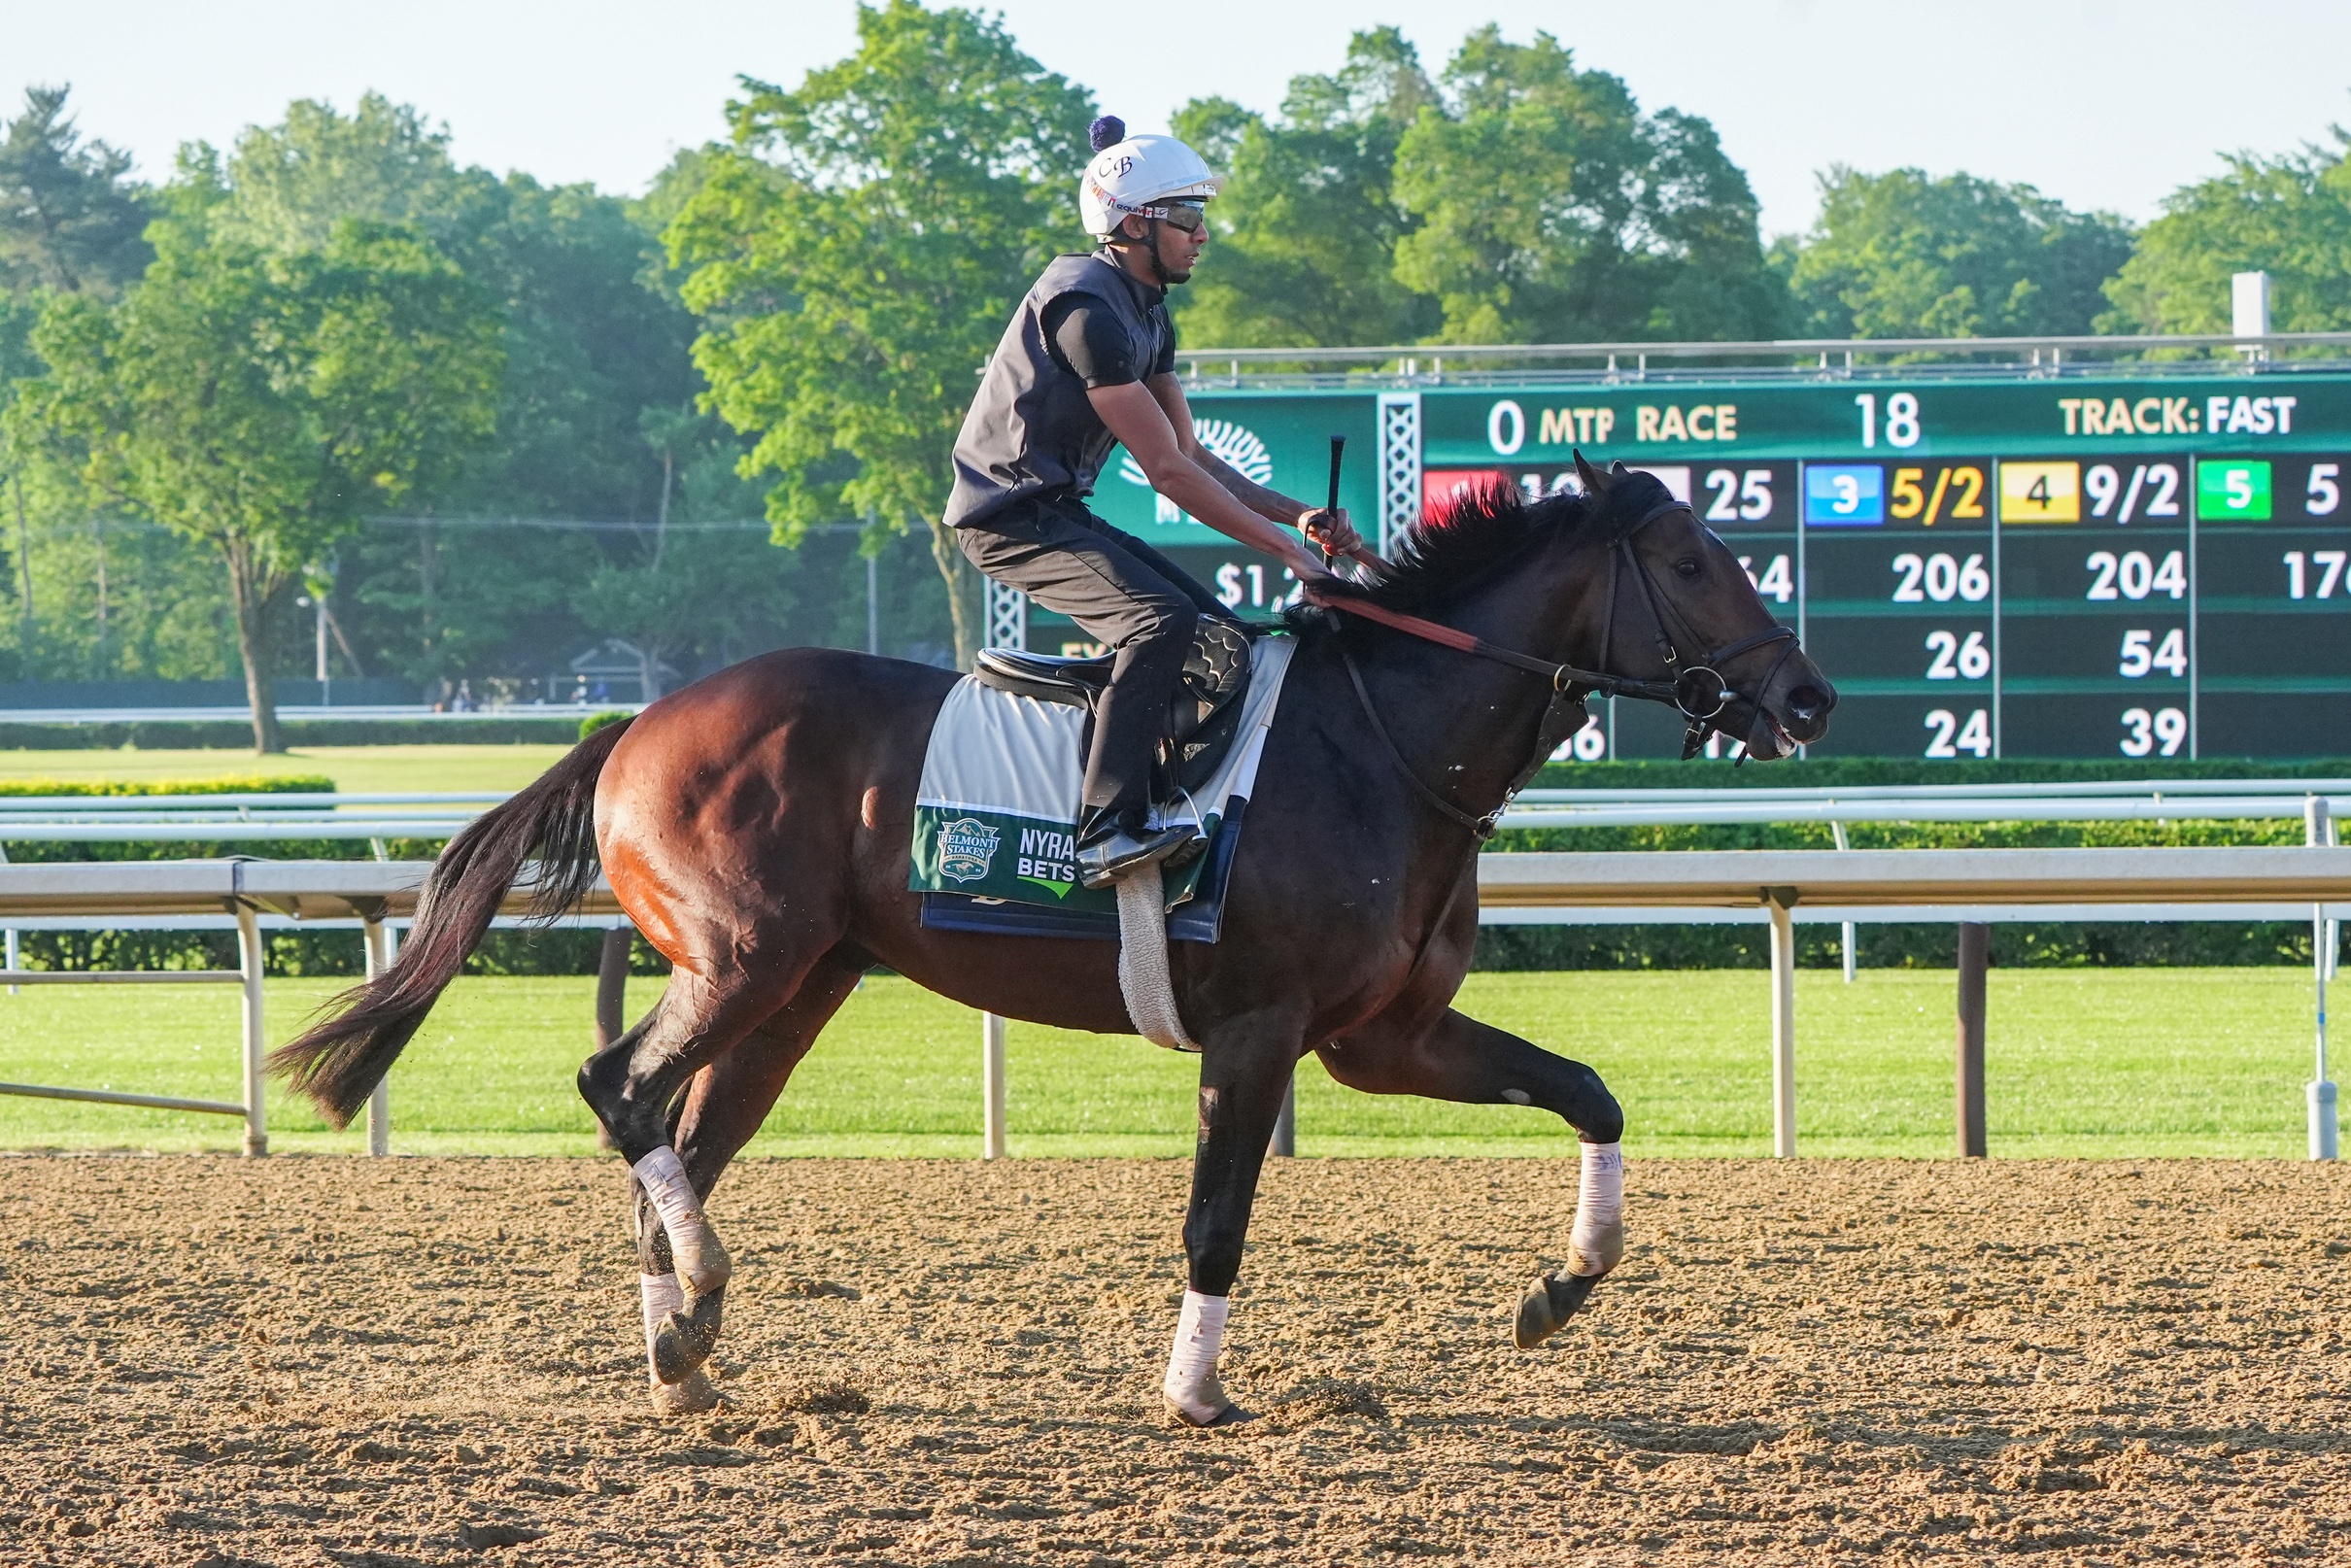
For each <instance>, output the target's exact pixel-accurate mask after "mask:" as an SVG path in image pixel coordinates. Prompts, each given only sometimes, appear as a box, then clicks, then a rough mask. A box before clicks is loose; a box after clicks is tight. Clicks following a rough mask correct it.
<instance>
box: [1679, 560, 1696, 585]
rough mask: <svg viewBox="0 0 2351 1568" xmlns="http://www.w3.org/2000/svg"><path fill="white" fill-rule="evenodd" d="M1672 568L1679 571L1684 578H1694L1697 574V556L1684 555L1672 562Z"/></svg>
mask: <svg viewBox="0 0 2351 1568" xmlns="http://www.w3.org/2000/svg"><path fill="white" fill-rule="evenodd" d="M1674 570H1676V571H1678V572H1680V573H1681V574H1682V575H1683V576H1684V577H1686V578H1689V579H1693V580H1694V579H1695V578H1696V577H1697V575H1698V558H1697V557H1695V556H1684V557H1683V558H1682V559H1681V560H1680V561H1677V562H1674Z"/></svg>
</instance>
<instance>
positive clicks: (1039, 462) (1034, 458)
mask: <svg viewBox="0 0 2351 1568" xmlns="http://www.w3.org/2000/svg"><path fill="white" fill-rule="evenodd" d="M1091 140H1092V142H1093V145H1094V149H1095V156H1094V161H1093V162H1092V163H1091V164H1089V165H1088V166H1087V169H1086V172H1085V175H1084V177H1083V178H1082V179H1081V180H1080V181H1079V183H1078V192H1077V205H1078V211H1079V213H1080V214H1081V215H1082V216H1083V218H1084V220H1085V225H1086V232H1087V233H1089V234H1091V235H1093V236H1094V237H1095V238H1097V239H1098V240H1100V241H1101V242H1102V248H1101V249H1100V250H1097V251H1095V252H1093V253H1092V254H1091V255H1084V256H1056V257H1055V258H1054V260H1053V262H1052V264H1051V265H1050V266H1048V267H1046V268H1045V270H1044V273H1043V275H1042V276H1041V277H1039V279H1038V280H1037V282H1036V284H1035V285H1034V286H1033V287H1032V288H1031V289H1030V290H1029V292H1028V294H1027V296H1026V297H1025V298H1023V299H1022V300H1021V302H1020V309H1019V310H1018V311H1017V312H1015V313H1014V315H1013V317H1012V322H1011V324H1010V325H1008V326H1006V327H1005V334H1004V339H1003V341H1002V342H1000V343H999V344H998V345H997V348H996V355H995V358H992V359H991V360H990V361H989V362H988V368H987V371H986V373H985V375H984V376H983V377H982V378H981V381H980V387H979V395H978V396H976V397H974V398H973V399H972V400H971V412H970V413H969V414H967V415H965V416H964V424H963V430H962V433H961V434H959V435H958V436H957V437H956V439H955V488H954V492H953V494H951V495H950V496H949V498H948V501H947V512H946V521H947V523H948V524H949V525H950V526H951V527H952V528H954V529H955V537H956V540H957V542H958V543H959V544H961V545H962V547H963V552H964V554H965V555H966V556H968V557H970V558H971V564H973V565H974V566H977V567H978V568H979V569H980V570H981V571H982V572H984V573H986V574H987V575H988V576H990V577H992V578H994V579H996V580H997V581H998V582H1000V583H1005V584H1008V585H1010V586H1011V587H1013V588H1017V589H1019V590H1020V591H1021V592H1023V593H1025V594H1027V595H1028V596H1029V597H1031V598H1034V599H1035V600H1037V602H1039V604H1042V605H1043V606H1044V607H1045V608H1047V609H1049V610H1055V611H1058V612H1059V613H1061V614H1063V615H1066V616H1068V617H1069V618H1070V619H1071V620H1073V621H1075V622H1076V623H1077V624H1078V626H1079V627H1081V628H1083V629H1084V631H1086V633H1087V634H1088V635H1089V636H1091V637H1093V638H1094V639H1095V640H1096V641H1098V642H1102V643H1105V644H1107V646H1109V647H1110V648H1113V649H1115V650H1116V652H1117V659H1116V661H1115V663H1114V664H1113V665H1112V666H1111V674H1110V683H1109V688H1108V690H1107V692H1105V693H1104V695H1103V698H1102V702H1101V706H1100V708H1099V709H1098V710H1097V714H1096V718H1095V723H1094V744H1093V749H1092V750H1091V751H1090V752H1089V753H1088V754H1087V757H1086V778H1085V791H1084V795H1083V796H1082V801H1083V805H1084V816H1083V818H1082V820H1081V821H1080V823H1079V825H1078V837H1077V865H1078V874H1079V875H1080V876H1081V877H1082V878H1083V879H1084V881H1085V883H1086V885H1087V886H1088V887H1105V886H1107V885H1109V884H1110V883H1112V882H1115V881H1117V880H1118V879H1119V878H1120V877H1122V876H1124V875H1126V874H1127V873H1128V872H1129V871H1132V870H1134V869H1137V868H1138V867H1141V866H1145V865H1148V864H1150V863H1151V862H1153V861H1156V860H1159V859H1162V858H1164V857H1165V856H1167V855H1169V854H1172V853H1174V852H1175V850H1176V849H1178V848H1180V847H1181V846H1182V845H1183V844H1184V843H1185V842H1186V841H1187V840H1188V839H1189V838H1190V837H1191V830H1190V829H1189V828H1186V827H1172V828H1165V829H1162V830H1160V831H1159V832H1158V833H1155V834H1154V833H1152V832H1150V831H1149V829H1148V828H1147V826H1146V813H1147V812H1148V810H1149V807H1150V803H1151V801H1150V780H1151V765H1152V761H1153V757H1154V755H1155V753H1156V751H1157V748H1158V745H1159V742H1160V739H1161V738H1162V736H1164V735H1165V734H1166V733H1167V729H1168V715H1169V705H1170V702H1171V700H1172V699H1174V697H1175V691H1176V684H1177V682H1178V680H1179V679H1180V678H1181V676H1182V674H1183V665H1184V658H1185V655H1186V653H1187V652H1188V650H1189V649H1190V646H1191V642H1192V634H1193V629H1194V625H1195V623H1196V621H1197V618H1198V617H1200V616H1203V615H1211V616H1217V617H1222V618H1226V619H1230V617H1229V615H1228V614H1227V612H1226V610H1225V608H1224V606H1223V605H1221V604H1219V603H1218V602H1217V600H1216V597H1215V596H1214V595H1212V594H1210V592H1209V591H1208V590H1207V589H1206V588H1203V587H1202V586H1201V585H1200V584H1198V583H1197V582H1195V581H1193V580H1192V578H1191V577H1189V576H1188V575H1186V574H1185V573H1184V571H1183V570H1182V569H1181V568H1180V567H1178V566H1176V565H1175V563H1174V562H1171V561H1169V560H1168V559H1167V558H1166V557H1165V556H1162V555H1161V554H1159V552H1158V551H1156V550H1153V549H1152V548H1151V547H1150V546H1149V545H1147V544H1144V543H1143V542H1142V541H1141V540H1140V539H1137V538H1135V537H1134V536H1133V535H1131V534H1128V533H1124V532H1121V531H1120V530H1119V529H1117V528H1112V527H1110V526H1109V525H1108V524H1107V523H1105V522H1104V521H1103V520H1102V519H1100V518H1098V517H1096V516H1095V515H1094V514H1093V513H1092V512H1090V511H1089V510H1087V508H1086V505H1085V497H1086V496H1087V495H1089V494H1092V493H1093V489H1094V480H1095V478H1096V476H1097V475H1099V474H1100V473H1101V472H1102V467H1103V463H1104V462H1105V461H1106V460H1107V459H1108V457H1109V454H1110V449H1111V447H1112V446H1113V445H1122V446H1124V447H1125V448H1126V449H1127V451H1128V453H1129V454H1131V455H1132V456H1133V458H1134V459H1135V460H1136V462H1138V463H1139V464H1141V468H1142V471H1143V473H1144V474H1145V475H1146V476H1148V478H1149V479H1150V482H1151V488H1152V489H1153V490H1155V491H1157V492H1158V493H1159V494H1162V495H1165V496H1166V497H1167V498H1168V499H1169V500H1171V501H1173V502H1175V504H1176V505H1177V506H1180V507H1182V508H1183V509H1184V510H1185V511H1186V512H1189V513H1190V514H1191V515H1192V516H1193V517H1195V518H1198V519H1199V520H1200V521H1201V522H1203V523H1206V524H1207V525H1208V526H1209V527H1210V528H1214V529H1215V530H1216V531H1217V532H1219V533H1223V534H1228V535H1230V536H1231V537H1232V538H1234V539H1237V540H1239V541H1240V542H1241V543H1243V544H1245V545H1247V546H1249V547H1250V548H1251V549H1253V550H1260V551H1263V552H1264V553H1265V554H1267V555H1270V556H1273V557H1276V558H1277V559H1278V560H1280V561H1282V562H1285V563H1286V564H1287V565H1288V566H1289V567H1290V569H1291V570H1292V571H1293V572H1295V573H1296V574H1297V576H1298V578H1299V580H1300V581H1301V582H1305V581H1308V580H1311V579H1314V578H1320V577H1324V576H1326V575H1327V573H1326V572H1325V570H1324V567H1323V565H1322V563H1321V562H1319V561H1317V560H1316V559H1315V558H1314V557H1313V555H1312V553H1310V552H1309V551H1308V550H1307V549H1306V547H1305V545H1304V543H1303V542H1302V541H1301V540H1300V538H1299V536H1298V535H1297V534H1296V533H1293V532H1291V531H1290V530H1289V528H1303V529H1305V530H1306V532H1307V534H1308V535H1309V537H1311V538H1312V539H1313V540H1314V541H1315V542H1316V543H1318V544H1320V545H1322V546H1323V548H1325V549H1328V550H1335V551H1343V550H1346V549H1350V548H1353V547H1355V546H1357V545H1359V544H1360V543H1361V541H1360V539H1358V537H1357V536H1356V533H1355V530H1354V528H1352V527H1350V526H1349V525H1348V523H1347V520H1346V513H1344V512H1333V511H1329V510H1326V509H1323V508H1318V507H1310V506H1308V505H1306V504H1305V503H1304V502H1301V501H1294V500H1291V499H1290V498H1289V497H1288V496H1286V495H1281V494H1277V493H1275V492H1273V491H1271V490H1268V489H1266V488H1265V487H1264V486H1262V485H1256V484H1252V483H1250V482H1249V481H1248V480H1246V479H1244V478H1243V477H1242V476H1241V475H1240V474H1238V473H1236V472H1235V471H1234V470H1233V469H1232V468H1231V467H1230V466H1229V465H1227V464H1226V463H1225V462H1224V461H1223V460H1220V459H1219V458H1217V457H1216V456H1215V455H1214V454H1213V453H1211V452H1210V451H1209V450H1208V449H1207V448H1206V447H1204V446H1202V445H1201V444H1200V439H1199V437H1198V436H1197V435H1196V434H1195V433H1194V432H1193V429H1192V414H1191V410H1190V408H1189V407H1188V406H1187V405H1186V404H1185V402H1184V396H1183V389H1182V388H1181V387H1179V386H1178V385H1176V381H1175V326H1174V324H1172V323H1170V321H1169V320H1168V309H1167V290H1168V289H1169V288H1170V286H1172V285H1175V284H1179V283H1182V282H1184V281H1185V280H1186V279H1188V278H1190V277H1191V275H1192V265H1193V263H1194V262H1195V261H1196V260H1197V259H1198V258H1199V256H1200V252H1201V248H1202V247H1203V246H1205V245H1206V244H1208V239H1209V233H1208V218H1207V213H1206V211H1205V207H1206V203H1207V202H1208V199H1209V198H1210V196H1212V195H1214V194H1215V192H1216V188H1217V185H1218V183H1219V182H1218V181H1217V180H1216V179H1215V178H1214V177H1213V176H1212V175H1210V173H1209V166H1208V165H1207V164H1206V163H1204V162H1202V161H1201V158H1200V154H1199V153H1195V152H1193V151H1192V150H1191V149H1190V148H1188V147H1186V146H1184V145H1183V143H1181V142H1178V141H1176V140H1175V139H1174V138H1172V137H1167V136H1134V137H1130V136H1128V135H1127V134H1126V127H1125V126H1124V125H1122V124H1121V123H1120V122H1119V121H1118V120H1116V119H1110V118H1107V117H1105V118H1104V119H1098V120H1096V121H1095V122H1094V124H1093V126H1092V127H1091ZM1283 525H1288V526H1289V527H1283Z"/></svg>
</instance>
